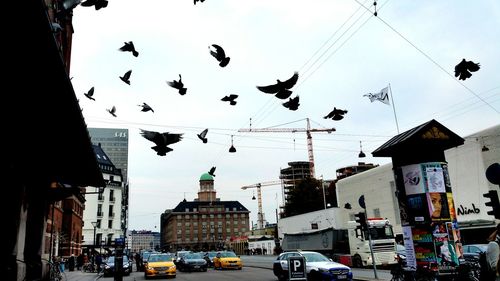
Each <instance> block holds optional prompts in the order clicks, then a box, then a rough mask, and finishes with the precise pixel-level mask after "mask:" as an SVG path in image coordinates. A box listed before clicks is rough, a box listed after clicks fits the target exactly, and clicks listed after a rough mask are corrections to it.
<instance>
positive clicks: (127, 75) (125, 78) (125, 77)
mask: <svg viewBox="0 0 500 281" xmlns="http://www.w3.org/2000/svg"><path fill="white" fill-rule="evenodd" d="M130 74H132V70H129V71H127V72H125V74H123V76H120V79H121V80H122V81H123V82H125V83H127V84H129V85H130Z"/></svg>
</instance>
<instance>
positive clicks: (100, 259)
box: [95, 254, 102, 273]
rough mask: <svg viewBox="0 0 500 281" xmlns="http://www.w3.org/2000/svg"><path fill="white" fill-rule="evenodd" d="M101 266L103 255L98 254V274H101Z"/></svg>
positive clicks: (96, 261)
mask: <svg viewBox="0 0 500 281" xmlns="http://www.w3.org/2000/svg"><path fill="white" fill-rule="evenodd" d="M101 264H102V256H101V254H97V256H96V257H95V265H96V267H97V273H101Z"/></svg>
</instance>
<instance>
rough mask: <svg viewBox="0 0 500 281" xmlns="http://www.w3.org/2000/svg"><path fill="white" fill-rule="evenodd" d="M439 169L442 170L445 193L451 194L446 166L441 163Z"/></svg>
mask: <svg viewBox="0 0 500 281" xmlns="http://www.w3.org/2000/svg"><path fill="white" fill-rule="evenodd" d="M441 167H442V168H443V178H444V186H445V189H446V192H451V181H450V174H449V173H448V164H446V163H441Z"/></svg>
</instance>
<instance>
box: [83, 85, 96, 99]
mask: <svg viewBox="0 0 500 281" xmlns="http://www.w3.org/2000/svg"><path fill="white" fill-rule="evenodd" d="M84 95H85V96H86V97H87V98H89V99H91V100H95V99H94V97H93V96H94V87H92V88H90V90H89V91H88V92H86V93H84Z"/></svg>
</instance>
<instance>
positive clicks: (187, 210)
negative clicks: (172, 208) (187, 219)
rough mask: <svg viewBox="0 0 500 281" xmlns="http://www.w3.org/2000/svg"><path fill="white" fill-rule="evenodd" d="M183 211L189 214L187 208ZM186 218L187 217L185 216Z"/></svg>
mask: <svg viewBox="0 0 500 281" xmlns="http://www.w3.org/2000/svg"><path fill="white" fill-rule="evenodd" d="M184 211H185V212H186V213H188V212H189V208H186V209H184ZM186 216H187V215H186Z"/></svg>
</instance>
